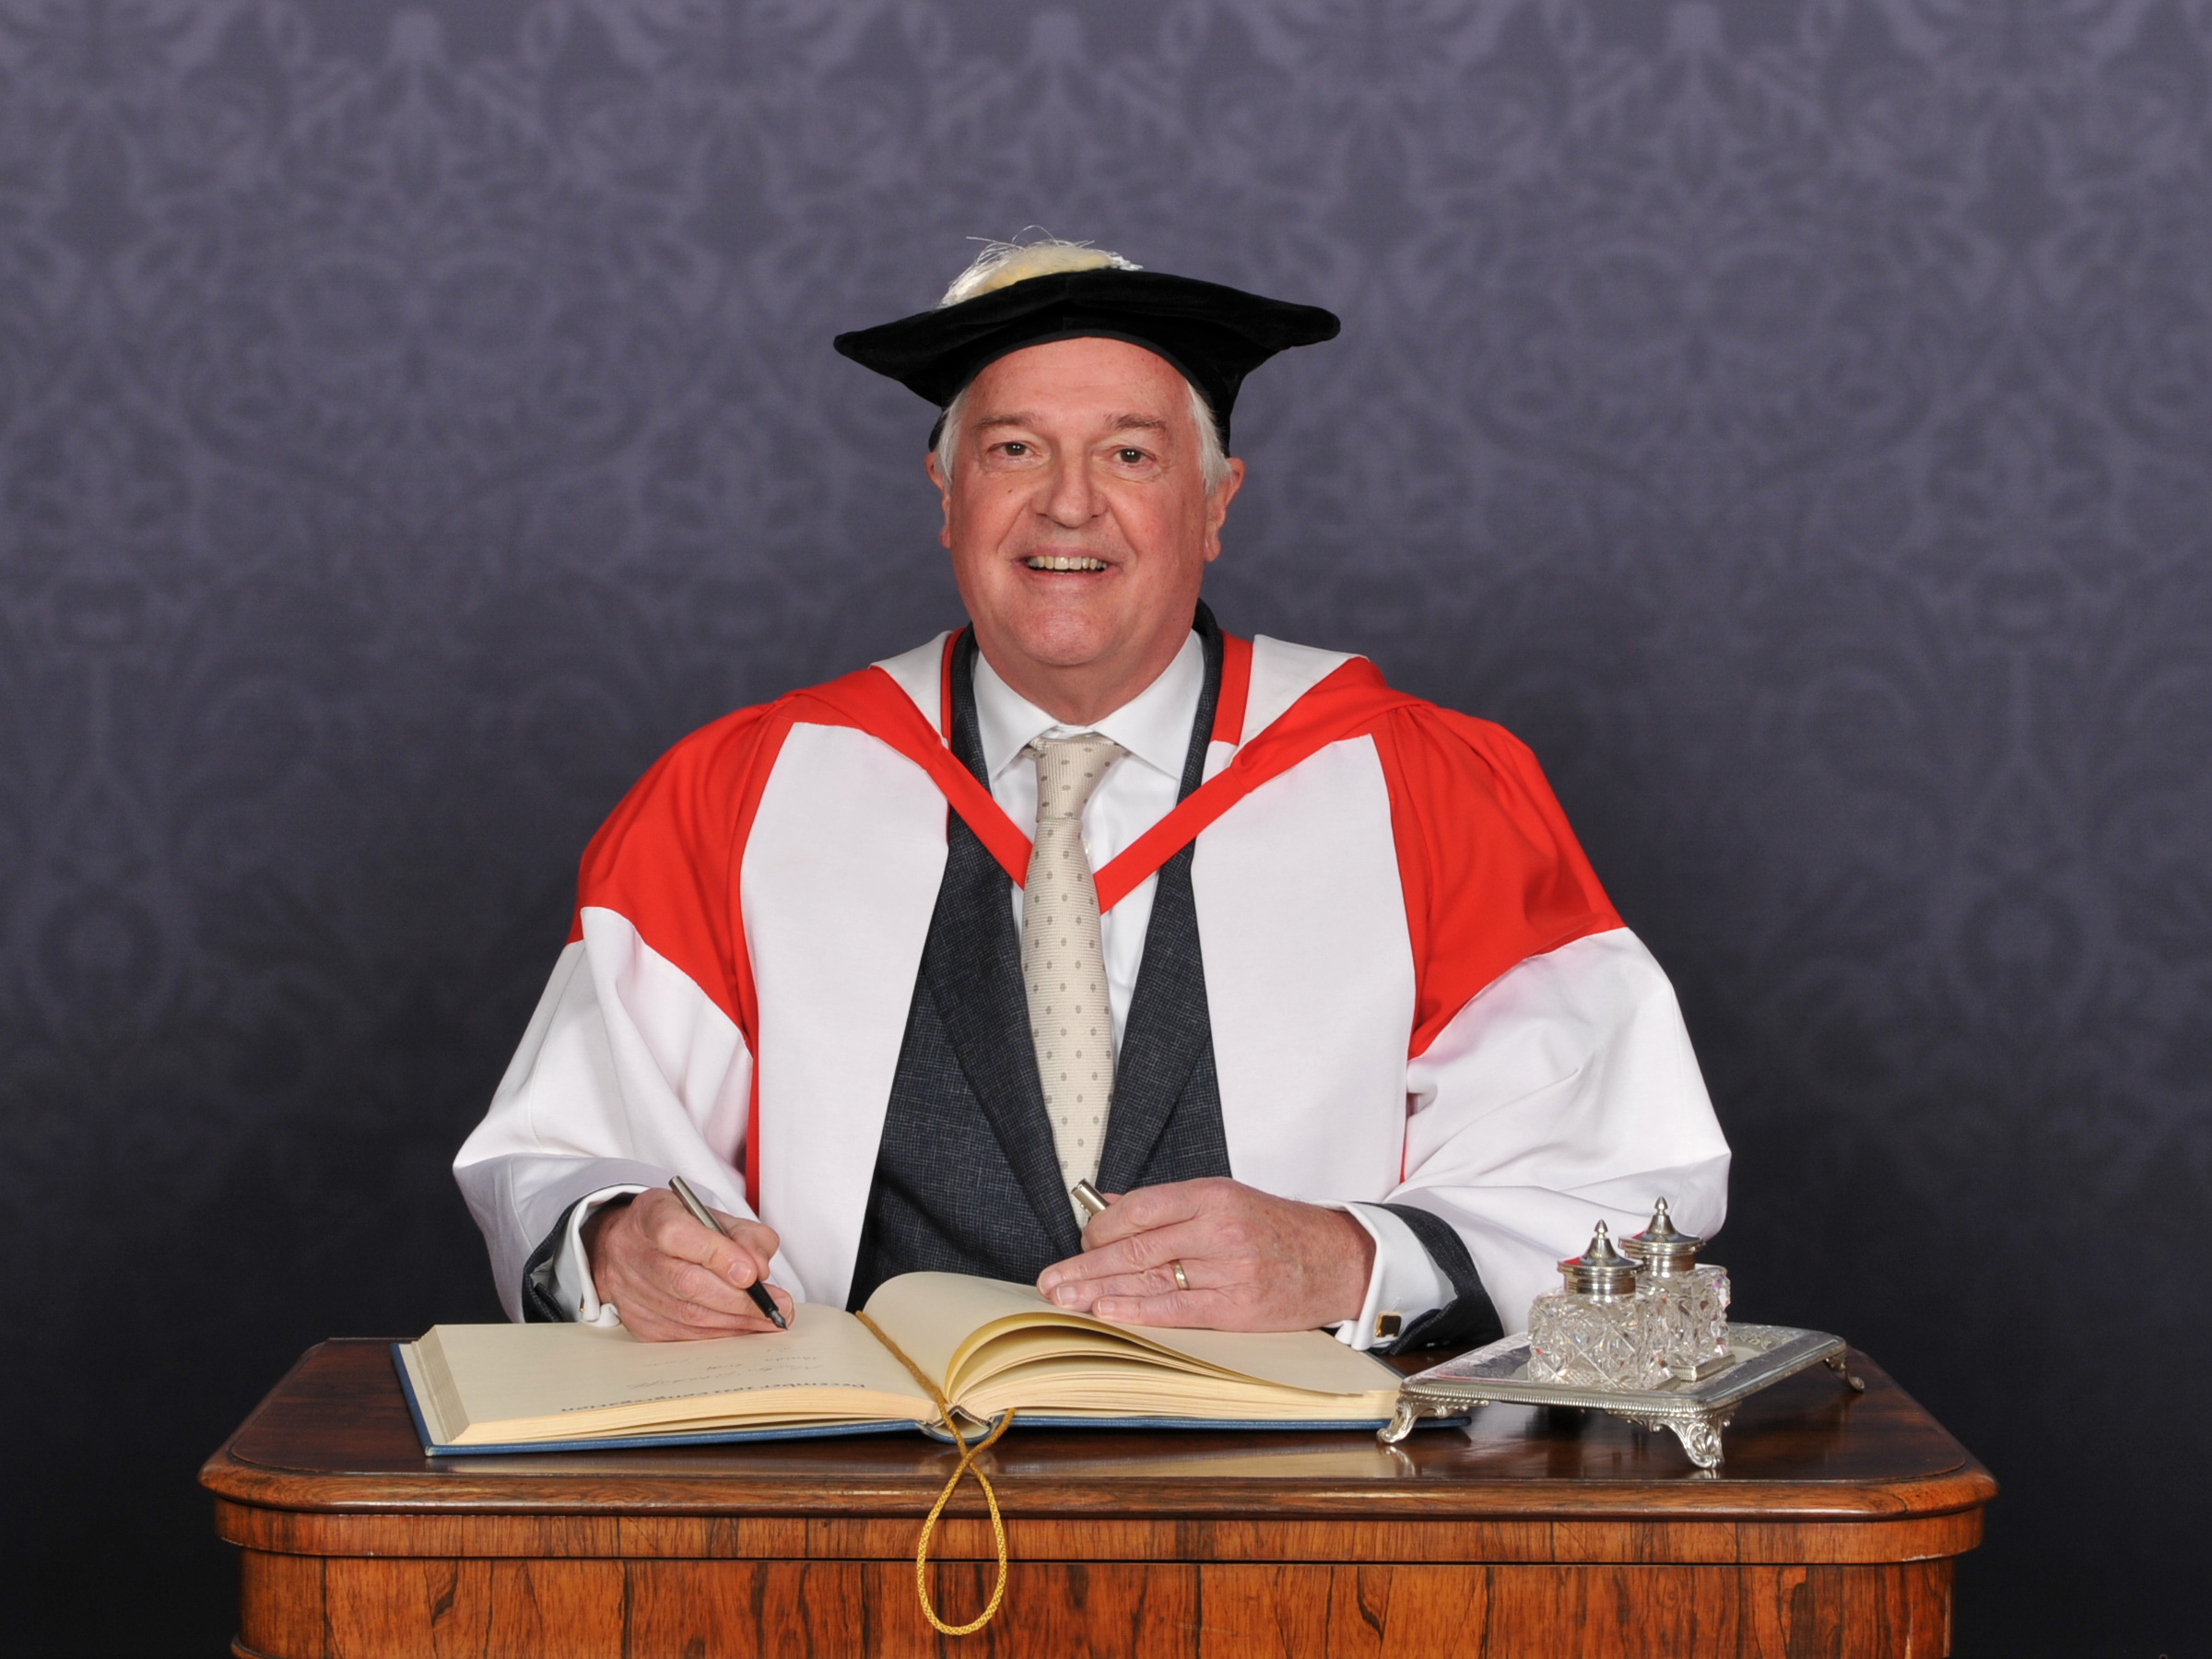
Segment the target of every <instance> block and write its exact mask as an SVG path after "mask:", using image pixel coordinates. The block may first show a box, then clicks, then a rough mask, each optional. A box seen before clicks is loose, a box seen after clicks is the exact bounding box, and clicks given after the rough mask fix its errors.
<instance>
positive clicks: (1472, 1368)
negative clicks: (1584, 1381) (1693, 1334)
mask: <svg viewBox="0 0 2212 1659" xmlns="http://www.w3.org/2000/svg"><path fill="white" fill-rule="evenodd" d="M1728 1346H1729V1348H1730V1350H1731V1351H1732V1352H1733V1353H1734V1355H1735V1359H1733V1360H1732V1361H1731V1362H1730V1363H1729V1364H1727V1365H1725V1366H1724V1367H1723V1368H1722V1369H1721V1370H1719V1371H1715V1372H1713V1374H1712V1375H1711V1376H1710V1377H1702V1378H1700V1379H1699V1380H1698V1381H1697V1382H1668V1383H1666V1384H1665V1385H1663V1386H1661V1387H1658V1388H1653V1389H1627V1388H1571V1387H1569V1386H1568V1385H1567V1384H1566V1383H1564V1382H1531V1381H1530V1380H1529V1375H1528V1334H1527V1333H1526V1332H1523V1333H1522V1334H1521V1335H1518V1336H1507V1337H1503V1338H1501V1339H1500V1340H1499V1341H1497V1342H1493V1343H1491V1344H1490V1345H1489V1347H1480V1348H1477V1349H1476V1350H1475V1351H1474V1352H1473V1353H1471V1354H1462V1355H1460V1356H1459V1358H1458V1359H1447V1360H1445V1361H1444V1362H1443V1364H1441V1365H1432V1366H1430V1368H1429V1369H1428V1370H1427V1371H1421V1372H1419V1373H1418V1374H1417V1375H1414V1376H1411V1377H1408V1378H1406V1382H1405V1384H1404V1386H1402V1387H1401V1388H1400V1389H1399V1390H1398V1408H1397V1411H1396V1413H1395V1415H1394V1416H1393V1417H1392V1418H1391V1419H1390V1421H1389V1423H1388V1424H1387V1425H1386V1426H1384V1427H1383V1428H1382V1429H1381V1430H1378V1431H1377V1433H1376V1437H1375V1438H1376V1439H1378V1440H1380V1441H1382V1443H1383V1444H1384V1445H1386V1446H1389V1445H1395V1444H1396V1443H1397V1442H1398V1441H1402V1440H1404V1439H1405V1438H1406V1435H1408V1434H1409V1433H1411V1432H1412V1430H1413V1426H1414V1424H1415V1423H1417V1422H1418V1421H1419V1420H1420V1419H1421V1418H1425V1417H1457V1416H1459V1415H1460V1414H1461V1413H1463V1412H1465V1410H1466V1409H1467V1408H1468V1407H1469V1406H1488V1405H1490V1404H1491V1403H1493V1402H1497V1403H1499V1404H1510V1405H1514V1406H1584V1407H1587V1408H1588V1409H1590V1410H1593V1411H1605V1412H1610V1413H1611V1414H1612V1415H1613V1416H1615V1417H1617V1418H1626V1419H1627V1420H1628V1421H1630V1422H1631V1423H1634V1424H1636V1425H1638V1426H1639V1427H1641V1428H1644V1429H1650V1430H1660V1429H1667V1430H1673V1431H1674V1435H1675V1438H1676V1439H1677V1440H1679V1441H1681V1442H1682V1450H1683V1451H1685V1452H1687V1453H1689V1461H1690V1462H1692V1463H1694V1464H1696V1465H1698V1467H1699V1468H1700V1469H1717V1468H1719V1467H1720V1465H1721V1430H1724V1429H1725V1428H1727V1427H1728V1424H1729V1422H1730V1421H1731V1420H1732V1419H1733V1418H1735V1408H1736V1406H1739V1405H1741V1404H1742V1403H1743V1402H1744V1401H1745V1400H1747V1399H1748V1398H1749V1397H1750V1396H1751V1395H1753V1394H1757V1393H1758V1392H1759V1390H1760V1389H1762V1388H1767V1387H1771V1385H1773V1384H1774V1383H1776V1382H1781V1381H1782V1380H1783V1378H1784V1377H1789V1376H1794V1375H1795V1374H1796V1373H1797V1372H1799V1371H1803V1370H1805V1369H1806V1367H1807V1366H1810V1365H1818V1364H1820V1363H1822V1362H1823V1361H1825V1362H1826V1363H1827V1365H1828V1368H1829V1370H1830V1371H1834V1372H1835V1373H1836V1375H1837V1376H1838V1377H1839V1378H1840V1379H1841V1380H1842V1382H1845V1383H1846V1384H1848V1385H1849V1386H1850V1388H1851V1389H1852V1390H1853V1392H1854V1393H1857V1394H1864V1393H1865V1392H1866V1384H1865V1382H1861V1381H1860V1380H1859V1379H1858V1378H1857V1377H1854V1376H1853V1375H1852V1373H1851V1366H1850V1362H1849V1360H1848V1359H1846V1357H1845V1355H1844V1349H1843V1338H1841V1336H1830V1335H1829V1334H1828V1333H1827V1332H1825V1331H1800V1330H1798V1329H1796V1328H1795V1327H1794V1326H1792V1325H1759V1324H1732V1325H1730V1326H1729V1327H1728Z"/></svg>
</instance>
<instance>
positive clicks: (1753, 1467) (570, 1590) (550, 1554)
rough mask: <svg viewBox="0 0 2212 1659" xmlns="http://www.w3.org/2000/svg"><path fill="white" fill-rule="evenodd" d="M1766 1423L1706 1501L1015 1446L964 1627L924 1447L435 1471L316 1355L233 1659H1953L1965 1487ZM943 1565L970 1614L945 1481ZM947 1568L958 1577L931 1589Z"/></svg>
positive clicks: (1894, 1443)
mask: <svg viewBox="0 0 2212 1659" xmlns="http://www.w3.org/2000/svg"><path fill="white" fill-rule="evenodd" d="M1855 1363H1856V1364H1857V1366H1858V1367H1859V1369H1860V1371H1861V1373H1862V1374H1863V1375H1864V1376H1865V1379H1866V1382H1867V1392H1866V1393H1865V1394H1864V1395H1854V1394H1850V1393H1848V1392H1846V1391H1845V1390H1843V1389H1841V1388H1840V1387H1839V1386H1838V1385H1837V1384H1836V1382H1835V1380H1834V1379H1833V1378H1832V1377H1831V1376H1830V1373H1829V1372H1828V1371H1826V1370H1824V1369H1820V1368H1816V1369H1815V1371H1812V1372H1808V1373H1806V1374H1804V1375H1801V1376H1799V1377H1795V1378H1793V1379H1791V1380H1789V1381H1787V1382H1783V1383H1780V1384H1778V1385H1777V1386H1775V1387H1774V1388H1772V1389H1771V1390H1769V1391H1768V1392H1767V1393H1766V1394H1760V1395H1758V1396H1756V1397H1755V1398H1754V1399H1752V1400H1751V1401H1750V1402H1748V1403H1747V1405H1746V1406H1745V1407H1744V1408H1743V1410H1742V1411H1741V1412H1740V1413H1739V1414H1738V1416H1737V1418H1736V1421H1735V1428H1734V1429H1732V1430H1730V1431H1729V1434H1728V1452H1729V1458H1728V1463H1727V1465H1725V1467H1724V1470H1723V1471H1722V1473H1721V1475H1720V1477H1718V1478H1715V1477H1706V1476H1700V1475H1699V1474H1698V1473H1697V1472H1696V1471H1695V1470H1693V1469H1692V1468H1691V1466H1690V1465H1689V1463H1688V1460H1687V1459H1686V1458H1685V1457H1684V1456H1683V1454H1682V1451H1681V1448H1680V1447H1679V1446H1677V1444H1676V1443H1675V1442H1674V1440H1673V1438H1672V1437H1671V1436H1664V1435H1658V1434H1648V1433H1646V1432H1644V1431H1642V1430H1636V1429H1632V1428H1630V1427H1628V1426H1626V1425H1624V1424H1621V1423H1618V1422H1615V1421H1613V1420H1611V1419H1609V1418H1601V1417H1594V1416H1586V1415H1584V1414H1582V1413H1569V1412H1555V1413H1547V1412H1540V1411H1536V1410H1533V1409H1529V1408H1525V1407H1519V1406H1487V1407H1485V1408H1483V1409H1482V1410H1481V1411H1479V1412H1477V1414H1476V1417H1475V1420H1474V1423H1473V1426H1472V1428H1471V1429H1470V1430H1465V1431H1463V1430H1422V1431H1420V1432H1418V1433H1417V1434H1416V1435H1415V1436H1414V1437H1413V1439H1412V1440H1411V1441H1408V1442H1407V1444H1406V1447H1405V1448H1404V1449H1403V1451H1402V1453H1400V1452H1398V1451H1391V1450H1385V1449H1384V1448H1382V1447H1379V1446H1377V1445H1376V1444H1375V1442H1374V1441H1373V1440H1372V1439H1371V1438H1370V1437H1368V1436H1366V1435H1348V1434H1335V1435H1324V1434H1300V1433H1285V1434H1240V1435H1200V1434H1190V1433H1186V1434H1171V1433H1137V1432H1124V1431H1112V1430H1105V1431H1096V1432H1092V1433H1088V1434H1084V1433H1073V1432H1066V1431H1059V1432H1055V1431H1051V1430H1034V1431H1028V1432H1025V1431H1023V1430H1020V1429H1019V1428H1017V1429H1016V1430H1014V1431H1013V1432H1012V1433H1011V1434H1010V1435H1009V1436H1008V1437H1007V1438H1006V1440H1005V1441H1001V1442H1000V1444H999V1445H998V1447H997V1448H996V1449H994V1451H993V1452H992V1453H990V1455H989V1465H988V1466H989V1467H990V1469H991V1472H992V1474H993V1477H994V1480H995V1482H996V1485H997V1488H998V1492H999V1499H1000V1502H1001V1504H1002V1505H1003V1506H1004V1508H1005V1510H1006V1515H1007V1533H1008V1536H1009V1539H1010V1542H1011V1547H1012V1552H1013V1557H1014V1567H1013V1573H1012V1579H1011V1582H1010V1584H1009V1586H1008V1589H1007V1593H1006V1605H1005V1606H1004V1607H1003V1608H1002V1609H1001V1610H1000V1612H999V1615H998V1617H997V1618H996V1619H995V1621H994V1622H993V1623H992V1624H991V1625H990V1626H989V1627H988V1628H986V1629H985V1630H983V1631H982V1633H980V1634H978V1635H976V1636H972V1637H969V1638H967V1639H965V1640H960V1641H950V1640H943V1639H940V1638H938V1637H937V1636H935V1634H934V1633H933V1632H931V1631H930V1630H929V1629H928V1627H927V1626H926V1625H925V1624H924V1622H923V1618H922V1615H921V1613H920V1612H919V1610H918V1609H917V1607H916V1606H915V1600H914V1583H913V1579H914V1570H913V1549H914V1542H915V1537H916V1535H917V1533H918V1531H919V1527H920V1522H921V1517H922V1515H923V1514H924V1512H925V1511H926V1510H927V1508H928V1506H929V1503H930V1501H931V1500H932V1499H934V1498H935V1494H936V1491H937V1488H938V1487H939V1486H940V1485H941V1484H942V1482H943V1481H944V1479H945V1477H946V1475H947V1472H948V1471H949V1468H950V1466H951V1462H952V1454H951V1453H949V1452H947V1450H945V1449H944V1448H942V1447H940V1446H938V1445H937V1444H936V1443H935V1442H934V1441H927V1440H924V1439H923V1438H921V1437H919V1436H916V1435H910V1434H899V1435H886V1436H877V1437H872V1438H868V1439H861V1440H826V1441H796V1442H782V1443H774V1444H767V1445H755V1446H742V1447H728V1448H713V1447H706V1448H697V1449H691V1450H681V1451H665V1452H632V1453H599V1454H590V1453H585V1454H579V1453H559V1454H547V1455H545V1456H536V1457H477V1458H444V1459H429V1458H425V1457H424V1456H423V1455H422V1453H421V1451H420V1448H419V1446H418V1443H417V1441H416V1439H415V1432H414V1430H413V1428H412V1427H411V1426H410V1425H409V1423H408V1420H407V1415H406V1406H405V1404H404V1403H403V1401H402V1399H401V1397H400V1393H399V1389H398V1386H397V1383H396V1382H395V1381H394V1376H393V1371H392V1362H391V1359H390V1358H389V1357H388V1354H387V1351H386V1345H385V1344H383V1343H382V1342H370V1341H341V1342H326V1343H324V1344H322V1345H321V1346H319V1347H314V1348H312V1349H310V1350H309V1351H308V1353H307V1355H306V1356H305V1357H304V1358H303V1359H301V1360H300V1363H299V1364H298V1365H297V1366H296V1367H295V1368H294V1369H293V1371H292V1372H291V1374H290V1375H289V1376H288V1377H286V1378H285V1379H284V1381H283V1382H280V1383H278V1384H277V1388H276V1390H275V1391H274V1392H273V1393H271V1394H270V1395H269V1397H268V1398H267V1399H266V1400H265V1401H264V1402H263V1403H262V1405H261V1406H259V1407H258V1408H257V1409H256V1410H255V1411H254V1413H253V1416H252V1417H250V1418H247V1419H246V1422H245V1424H244V1426H243V1427H241V1429H240V1430H239V1431H238V1432H237V1433H236V1434H235V1435H233V1436H232V1437H231V1439H230V1441H229V1443H228V1444H227V1445H225V1446H224V1447H223V1448H222V1450H221V1451H219V1452H218V1453H216V1454H215V1455H214V1456H213V1457H211V1458H210V1459H208V1461H207V1464H206V1467H205V1468H204V1469H203V1470H202V1471H201V1476H200V1478H201V1480H202V1482H203V1483H204V1484H205V1485H206V1486H207V1487H208V1488H211V1489H212V1490H213V1491H214V1492H215V1493H216V1495H217V1496H216V1525H217V1527H218V1531H219V1532H220V1533H221V1535H222V1536H223V1537H225V1538H226V1539H228V1540H229V1541H230V1542H231V1543H233V1544H236V1545H238V1546H240V1547H241V1549H242V1550H243V1552H244V1554H243V1557H242V1560H241V1592H240V1616H239V1627H240V1637H239V1641H238V1646H237V1649H236V1651H237V1652H238V1653H241V1654H246V1655H256V1654H259V1655H268V1656H270V1659H310V1656H311V1655H312V1656H314V1659H324V1656H328V1659H381V1656H382V1655H386V1654H394V1655H396V1654H408V1655H417V1654H438V1655H442V1654H448V1653H452V1654H460V1653H467V1654H471V1655H492V1654H510V1653H511V1654H516V1655H528V1656H529V1659H559V1656H561V1655H579V1656H582V1655H600V1654H609V1655H612V1654H621V1655H630V1656H636V1659H646V1656H648V1655H660V1654H670V1655H696V1656H698V1659H712V1656H715V1655H740V1654H742V1655H748V1656H749V1655H756V1654H759V1655H771V1654H784V1653H808V1654H847V1653H851V1654H859V1653H867V1654H877V1655H898V1654H908V1653H937V1652H940V1651H944V1652H959V1653H974V1654H984V1653H990V1654H1029V1653H1036V1654H1050V1655H1054V1656H1055V1659H1057V1656H1059V1655H1073V1654H1085V1653H1091V1654H1106V1653H1113V1654H1123V1653H1129V1654H1197V1655H1206V1656H1207V1659H1220V1656H1225V1655H1231V1654H1237V1655H1241V1654H1283V1655H1291V1656H1295V1659H1312V1655H1320V1654H1355V1653H1356V1654H1377V1653H1389V1654H1391V1655H1394V1656H1396V1655H1404V1656H1406V1659H1413V1656H1415V1655H1422V1654H1432V1653H1433V1654H1445V1653H1449V1654H1454V1655H1482V1656H1484V1659H1520V1656H1521V1655H1529V1656H1531V1659H1560V1656H1561V1655H1580V1656H1581V1659H1599V1656H1601V1655H1614V1654H1618V1655H1644V1654H1649V1655H1654V1656H1665V1659H1681V1656H1685V1655H1691V1654H1731V1655H1760V1656H1762V1659H1763V1656H1766V1655H1773V1656H1775V1659H1782V1656H1783V1655H1788V1656H1789V1659H1806V1656H1808V1655H1836V1656H1837V1659H1879V1656H1881V1655H1906V1654H1910V1655H1913V1656H1915V1659H1919V1656H1920V1655H1934V1654H1940V1653H1947V1652H1948V1651H1949V1647H1950V1601H1951V1569H1952V1558H1953V1557H1955V1556H1957V1555H1959V1553H1960V1552H1962V1551H1964V1550H1968V1549H1971V1548H1972V1547H1974V1546H1975V1544H1976V1543H1978V1542H1979V1541H1980V1539H1981V1536H1982V1514H1981V1510H1982V1506H1983V1504H1985V1503H1986V1502H1988V1501H1989V1500H1990V1499H1991V1498H1992V1497H1993V1496H1994V1493H1995V1491H1996V1484H1995V1482H1994V1481H1993V1480H1992V1479H1991V1478H1990V1477H1989V1474H1988V1472H1987V1471H1986V1470H1984V1469H1983V1467H1982V1466H1981V1465H1979V1464H1977V1463H1976V1462H1975V1461H1974V1460H1973V1459H1972V1458H1971V1456H1969V1455H1968V1454H1967V1453H1966V1451H1965V1449H1964V1448H1963V1447H1961V1446H1960V1445H1959V1442H1958V1441H1954V1440H1953V1439H1952V1438H1951V1437H1950V1436H1949V1435H1948V1434H1947V1433H1945V1432H1944V1430H1942V1429H1941V1428H1940V1427H1939V1426H1938V1425H1937V1424H1936V1423H1935V1421H1934V1420H1933V1419H1932V1418H1929V1417H1928V1415H1927V1414H1926V1413H1925V1412H1924V1411H1923V1410H1922V1409H1921V1408H1920V1407H1919V1406H1917V1405H1915V1404H1914V1403H1913V1402H1912V1399H1911V1397H1910V1396H1908V1395H1907V1394H1905V1393H1904V1392H1903V1391H1902V1390H1901V1389H1900V1388H1899V1387H1898V1386H1897V1385H1896V1384H1895V1383H1894V1382H1890V1381H1889V1379H1888V1377H1887V1376H1886V1375H1884V1374H1883V1373H1882V1371H1880V1369H1879V1368H1878V1367H1876V1366H1874V1365H1872V1364H1870V1363H1868V1362H1867V1361H1866V1360H1865V1358H1864V1357H1858V1358H1856V1360H1855ZM950 1514H951V1516H953V1517H957V1518H955V1519H950V1520H948V1522H947V1524H945V1525H944V1526H942V1527H941V1528H940V1530H939V1535H938V1542H937V1544H936V1545H935V1547H934V1548H933V1552H932V1559H933V1565H932V1568H931V1571H932V1572H933V1574H935V1586H936V1589H935V1594H936V1598H937V1603H938V1606H939V1608H940V1610H941V1611H942V1612H943V1613H944V1614H945V1616H946V1617H947V1619H949V1620H951V1621H953V1622H959V1621H961V1620H964V1619H966V1618H971V1617H972V1616H973V1614H974V1613H975V1612H976V1611H977V1610H979V1609H980V1608H981V1607H982V1604H983V1600H984V1598H985V1596H986V1595H987V1594H988V1593H989V1589H990V1584H991V1580H992V1575H993V1571H994V1560H993V1550H992V1542H991V1535H990V1528H989V1526H988V1524H987V1523H986V1522H985V1521H984V1520H983V1519H982V1500H981V1498H980V1496H979V1495H978V1494H977V1493H976V1491H975V1488H974V1486H973V1484H972V1483H968V1484H964V1485H963V1486H962V1488H961V1489H960V1496H959V1499H958V1500H956V1502H955V1505H954V1507H953V1509H952V1511H951V1512H950ZM936 1559H944V1560H945V1563H946V1564H945V1565H944V1566H943V1567H942V1568H939V1567H937V1566H935V1564H934V1563H935V1560H936Z"/></svg>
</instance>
